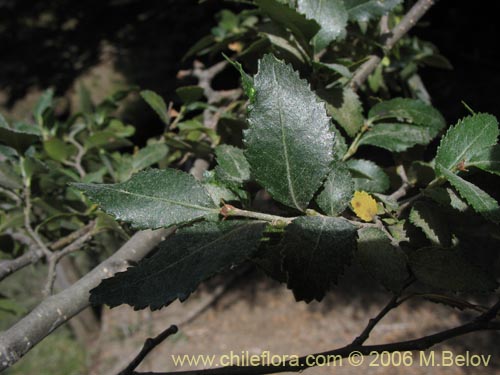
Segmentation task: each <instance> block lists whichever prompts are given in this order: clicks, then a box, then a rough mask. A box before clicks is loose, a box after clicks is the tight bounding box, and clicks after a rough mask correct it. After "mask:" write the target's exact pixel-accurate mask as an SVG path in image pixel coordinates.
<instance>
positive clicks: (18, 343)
mask: <svg viewBox="0 0 500 375" xmlns="http://www.w3.org/2000/svg"><path fill="white" fill-rule="evenodd" d="M172 233H173V229H159V230H156V231H151V230H146V231H141V232H138V233H136V234H135V235H134V236H132V238H131V239H130V240H129V241H127V242H126V243H125V244H124V245H123V246H122V247H121V248H120V249H119V250H118V251H117V252H116V253H115V254H114V255H112V256H111V257H109V258H108V259H107V260H105V261H104V262H102V263H101V264H100V265H99V266H97V267H96V268H94V269H93V270H92V271H90V272H89V273H88V274H87V275H85V276H84V277H82V278H81V279H80V280H79V281H77V282H76V283H75V284H73V285H72V286H71V287H69V288H67V289H65V290H63V291H62V292H60V293H58V294H55V295H53V296H50V297H48V298H46V299H45V300H43V301H42V302H41V303H40V304H39V305H38V306H37V307H35V309H33V311H31V312H30V313H29V314H28V315H27V316H25V317H24V318H23V319H21V320H20V321H19V322H18V323H16V324H15V325H14V326H12V327H11V328H9V329H8V330H6V331H5V332H3V333H2V334H1V335H0V372H1V371H3V370H5V369H6V368H8V367H9V366H12V365H13V364H14V363H16V362H17V361H18V360H19V359H20V358H21V357H22V356H23V355H24V354H26V353H27V352H28V351H29V350H30V349H31V348H32V347H33V346H35V345H36V344H38V343H39V342H40V341H41V340H43V339H44V338H45V337H46V336H47V335H49V334H50V333H51V332H52V331H54V330H55V329H56V328H57V327H59V326H60V325H62V324H64V323H65V322H66V321H68V320H69V319H71V318H72V317H73V316H75V315H76V314H78V313H79V312H80V311H82V310H83V309H85V308H86V307H87V306H89V291H90V290H91V289H93V288H95V287H96V286H97V285H99V283H100V282H101V280H102V279H103V278H107V277H111V276H112V275H113V274H115V273H116V272H119V271H123V270H124V269H125V268H126V267H127V266H128V264H129V263H130V262H138V261H139V260H141V259H142V258H144V257H145V256H146V255H147V254H148V253H149V252H150V251H151V250H152V249H153V248H154V247H155V246H156V245H158V243H159V242H160V241H161V240H162V239H163V238H165V237H166V236H168V235H170V234H172Z"/></svg>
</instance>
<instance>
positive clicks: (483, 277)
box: [409, 247, 497, 292]
mask: <svg viewBox="0 0 500 375" xmlns="http://www.w3.org/2000/svg"><path fill="white" fill-rule="evenodd" d="M409 263H410V268H411V270H412V271H413V273H414V274H415V277H416V278H417V279H418V280H420V281H421V282H423V283H425V284H427V285H430V286H432V287H434V288H438V289H445V290H451V291H454V292H486V291H491V290H494V289H495V288H496V287H497V283H496V282H495V279H494V278H492V277H491V276H490V275H488V274H487V273H486V272H485V271H484V270H482V269H481V268H479V267H478V266H476V265H475V264H472V263H470V262H469V261H468V260H467V259H466V258H465V257H464V256H463V255H462V254H461V253H460V252H459V251H458V250H457V249H440V248H437V247H427V248H423V249H419V250H417V251H414V252H412V253H410V257H409Z"/></svg>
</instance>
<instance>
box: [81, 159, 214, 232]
mask: <svg viewBox="0 0 500 375" xmlns="http://www.w3.org/2000/svg"><path fill="white" fill-rule="evenodd" d="M73 186H75V187H76V188H77V189H79V190H81V191H83V192H84V193H85V195H87V196H88V197H89V199H90V200H92V201H94V202H96V203H97V204H98V205H99V206H100V207H101V208H102V209H103V210H104V211H106V212H107V213H108V214H110V215H113V216H114V217H115V218H116V219H118V220H123V221H126V222H130V223H132V225H133V226H134V227H136V228H151V229H155V228H161V227H169V226H171V225H175V224H182V223H187V222H191V221H193V220H197V219H202V218H207V217H209V216H213V215H217V214H218V212H219V210H218V209H217V207H216V206H215V204H214V202H213V201H212V199H211V198H210V196H209V195H208V193H207V192H206V190H205V189H204V188H203V186H202V185H201V184H200V183H199V182H198V181H196V180H195V179H194V177H193V176H191V175H188V174H187V173H183V172H180V171H177V170H174V169H165V170H159V169H150V170H146V171H142V172H139V173H137V174H135V175H134V176H132V178H131V179H130V180H128V181H126V182H121V183H118V184H102V185H97V184H73Z"/></svg>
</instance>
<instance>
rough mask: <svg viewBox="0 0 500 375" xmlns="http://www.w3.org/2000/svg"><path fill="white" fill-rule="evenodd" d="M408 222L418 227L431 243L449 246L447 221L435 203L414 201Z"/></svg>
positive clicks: (449, 236)
mask: <svg viewBox="0 0 500 375" xmlns="http://www.w3.org/2000/svg"><path fill="white" fill-rule="evenodd" d="M410 222H411V223H412V224H413V225H415V226H416V227H418V228H420V229H421V230H422V232H424V234H425V236H426V237H427V238H428V239H429V240H430V241H431V242H432V243H433V245H440V246H442V247H450V246H451V233H450V229H449V228H448V222H447V221H446V218H445V217H444V216H443V215H442V214H441V213H440V211H439V209H438V208H437V207H435V205H431V204H429V203H425V202H416V203H415V204H414V205H413V207H412V209H411V212H410Z"/></svg>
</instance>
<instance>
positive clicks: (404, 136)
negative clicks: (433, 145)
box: [359, 123, 433, 152]
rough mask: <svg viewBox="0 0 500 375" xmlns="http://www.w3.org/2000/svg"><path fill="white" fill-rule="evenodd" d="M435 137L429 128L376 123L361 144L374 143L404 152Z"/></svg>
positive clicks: (361, 140) (364, 135)
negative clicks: (431, 134)
mask: <svg viewBox="0 0 500 375" xmlns="http://www.w3.org/2000/svg"><path fill="white" fill-rule="evenodd" d="M432 138H433V137H431V136H430V134H429V129H428V128H425V127H421V126H415V125H410V124H401V123H395V124H387V123H381V124H375V125H374V126H373V127H372V128H370V129H369V130H368V131H366V132H365V133H364V134H363V136H362V137H361V139H360V141H359V145H372V146H377V147H380V148H384V149H386V150H389V151H392V152H402V151H405V150H407V149H408V148H410V147H413V146H415V145H426V144H428V143H429V142H430V141H431V140H432Z"/></svg>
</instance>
